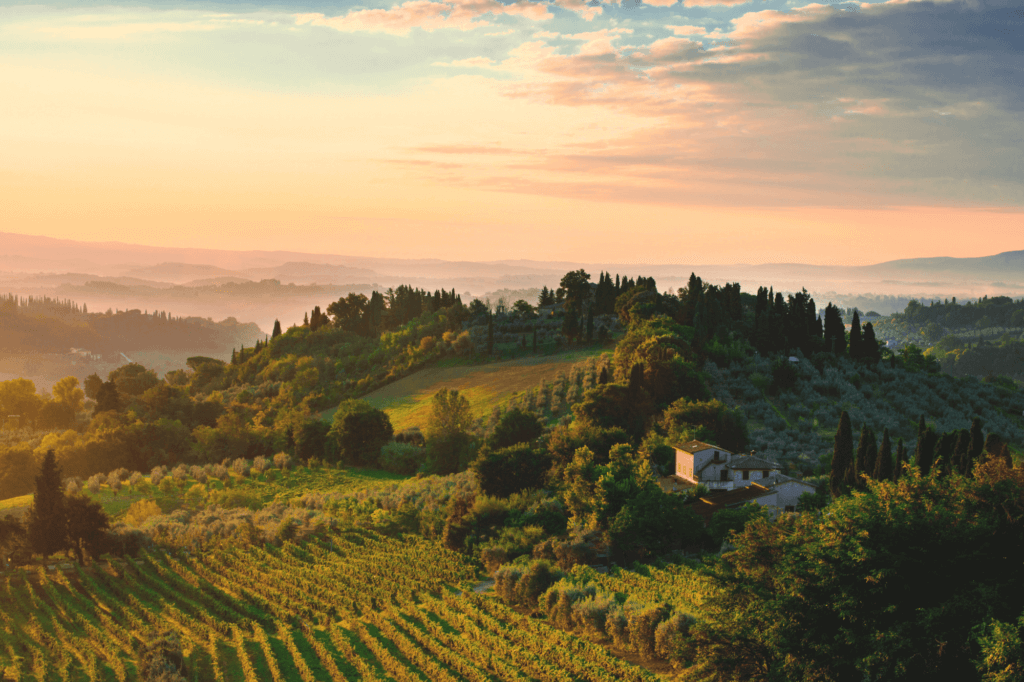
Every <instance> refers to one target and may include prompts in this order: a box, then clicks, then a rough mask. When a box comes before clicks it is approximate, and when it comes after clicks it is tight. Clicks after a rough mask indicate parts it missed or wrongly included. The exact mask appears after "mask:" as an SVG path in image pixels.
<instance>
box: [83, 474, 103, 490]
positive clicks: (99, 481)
mask: <svg viewBox="0 0 1024 682" xmlns="http://www.w3.org/2000/svg"><path fill="white" fill-rule="evenodd" d="M105 478H106V477H105V476H104V475H103V474H93V475H92V476H90V477H89V480H88V481H87V482H86V484H85V488H86V490H88V491H89V492H91V493H93V494H94V495H95V494H96V493H98V492H99V491H100V487H101V486H102V485H103V480H104V479H105Z"/></svg>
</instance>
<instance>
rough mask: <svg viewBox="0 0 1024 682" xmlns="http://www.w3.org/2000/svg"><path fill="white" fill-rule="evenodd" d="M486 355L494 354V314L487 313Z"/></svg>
mask: <svg viewBox="0 0 1024 682" xmlns="http://www.w3.org/2000/svg"><path fill="white" fill-rule="evenodd" d="M487 354H488V355H493V354H494V314H493V313H487Z"/></svg>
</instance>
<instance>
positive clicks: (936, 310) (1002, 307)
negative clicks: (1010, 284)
mask: <svg viewBox="0 0 1024 682" xmlns="http://www.w3.org/2000/svg"><path fill="white" fill-rule="evenodd" d="M1022 328H1024V299H1020V300H1017V301H1015V300H1013V299H1012V298H1010V297H1009V296H994V297H992V298H989V297H988V296H985V297H983V298H980V299H978V300H977V301H974V302H971V301H968V302H967V303H964V304H961V303H958V302H957V300H956V297H954V298H952V299H951V300H950V299H947V300H942V301H931V303H930V304H929V305H923V304H921V303H919V302H918V301H916V300H912V301H910V302H909V303H908V304H907V307H906V310H904V311H903V312H902V313H895V314H893V315H890V316H889V317H888V318H886V319H885V320H881V321H880V322H879V324H878V329H877V332H878V334H879V335H880V336H882V337H883V338H886V339H893V340H895V341H897V342H898V343H901V344H902V343H907V342H912V343H924V344H925V345H931V344H934V343H936V342H938V341H939V340H940V339H942V338H944V337H946V336H949V335H956V336H963V337H977V336H978V335H979V334H980V333H983V332H985V330H996V334H1000V333H1003V332H1005V331H1007V330H1020V329H1022ZM988 333H991V332H988ZM1015 334H1019V332H1015Z"/></svg>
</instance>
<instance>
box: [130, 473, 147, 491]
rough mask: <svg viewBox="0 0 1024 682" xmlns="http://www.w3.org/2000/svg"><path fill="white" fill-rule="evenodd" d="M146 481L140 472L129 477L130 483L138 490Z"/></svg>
mask: <svg viewBox="0 0 1024 682" xmlns="http://www.w3.org/2000/svg"><path fill="white" fill-rule="evenodd" d="M145 480H146V477H145V476H143V475H142V474H140V473H139V472H138V471H135V472H132V475H131V476H129V477H128V483H129V484H130V485H131V486H132V487H133V488H138V487H139V484H140V483H142V482H143V481H145Z"/></svg>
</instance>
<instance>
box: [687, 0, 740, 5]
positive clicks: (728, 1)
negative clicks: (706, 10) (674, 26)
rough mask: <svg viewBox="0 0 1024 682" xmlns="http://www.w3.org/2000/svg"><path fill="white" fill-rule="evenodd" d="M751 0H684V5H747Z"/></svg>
mask: <svg viewBox="0 0 1024 682" xmlns="http://www.w3.org/2000/svg"><path fill="white" fill-rule="evenodd" d="M748 2H750V0H683V6H684V7H714V6H715V5H724V6H726V7H732V6H733V5H745V4H746V3H748Z"/></svg>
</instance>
